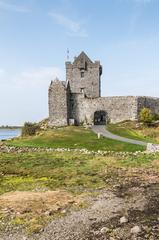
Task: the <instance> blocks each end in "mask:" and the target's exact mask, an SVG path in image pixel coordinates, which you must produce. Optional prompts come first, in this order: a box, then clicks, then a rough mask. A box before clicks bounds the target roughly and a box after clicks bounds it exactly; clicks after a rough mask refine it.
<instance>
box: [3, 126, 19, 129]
mask: <svg viewBox="0 0 159 240" xmlns="http://www.w3.org/2000/svg"><path fill="white" fill-rule="evenodd" d="M21 128H22V126H0V129H21Z"/></svg>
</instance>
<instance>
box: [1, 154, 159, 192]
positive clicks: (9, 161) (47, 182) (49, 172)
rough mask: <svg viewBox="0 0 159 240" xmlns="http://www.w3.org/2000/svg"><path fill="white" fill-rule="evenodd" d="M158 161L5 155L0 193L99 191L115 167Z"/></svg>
mask: <svg viewBox="0 0 159 240" xmlns="http://www.w3.org/2000/svg"><path fill="white" fill-rule="evenodd" d="M156 159H158V155H146V154H142V153H141V154H138V155H134V154H133V155H132V154H129V155H126V156H125V155H123V156H121V155H118V156H116V155H114V156H110V155H108V156H98V155H93V154H81V153H80V152H75V151H70V152H64V153H59V152H53V153H46V152H44V153H15V154H8V153H2V154H1V155H0V166H1V169H0V194H3V193H5V192H10V191H17V190H19V191H29V190H36V189H39V190H46V189H48V190H55V189H59V188H62V189H72V188H73V189H74V188H79V187H83V188H98V187H102V186H105V177H106V175H107V174H108V173H110V177H111V176H112V175H111V170H112V168H115V169H118V168H122V167H126V168H127V167H151V163H152V161H154V160H156ZM156 168H158V164H157V165H156ZM105 170H107V171H105ZM108 175H109V174H108Z"/></svg>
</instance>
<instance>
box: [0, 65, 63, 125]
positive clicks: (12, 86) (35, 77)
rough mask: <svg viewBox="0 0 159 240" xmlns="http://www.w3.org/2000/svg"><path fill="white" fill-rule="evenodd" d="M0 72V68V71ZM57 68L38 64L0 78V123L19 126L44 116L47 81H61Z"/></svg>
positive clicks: (59, 71) (60, 71) (61, 74)
mask: <svg viewBox="0 0 159 240" xmlns="http://www.w3.org/2000/svg"><path fill="white" fill-rule="evenodd" d="M1 72H3V71H1ZM63 75H64V74H63V71H62V70H61V69H60V68H58V67H38V68H35V69H31V70H27V71H23V72H20V71H19V73H13V72H9V71H5V74H4V77H0V109H1V117H0V125H7V124H8V125H22V124H23V123H24V122H25V121H32V122H34V121H39V120H41V119H43V118H46V117H47V116H48V88H49V84H50V82H51V80H53V79H54V78H55V77H58V78H59V79H60V80H63V78H62V77H63Z"/></svg>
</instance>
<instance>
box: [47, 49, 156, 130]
mask: <svg viewBox="0 0 159 240" xmlns="http://www.w3.org/2000/svg"><path fill="white" fill-rule="evenodd" d="M101 75H102V66H101V64H100V61H95V62H93V61H92V60H91V59H90V58H89V57H88V56H87V55H86V54H85V53H84V52H81V54H80V55H79V56H78V57H76V58H75V59H74V62H73V63H71V62H68V61H67V62H66V81H60V80H58V79H55V80H54V81H51V84H50V87H49V124H50V126H67V125H79V124H83V123H86V124H95V125H102V124H106V123H107V122H108V121H109V122H112V123H117V122H121V121H125V120H137V119H138V116H139V113H140V111H141V109H142V108H143V107H148V108H150V109H151V110H152V112H154V113H157V114H158V113H159V98H153V97H144V96H138V97H136V96H123V97H121V96H119V97H101Z"/></svg>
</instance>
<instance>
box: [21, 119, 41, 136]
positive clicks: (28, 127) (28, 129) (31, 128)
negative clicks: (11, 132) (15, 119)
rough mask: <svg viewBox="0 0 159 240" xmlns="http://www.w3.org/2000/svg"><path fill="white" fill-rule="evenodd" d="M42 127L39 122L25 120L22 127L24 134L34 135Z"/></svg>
mask: <svg viewBox="0 0 159 240" xmlns="http://www.w3.org/2000/svg"><path fill="white" fill-rule="evenodd" d="M39 129H40V127H39V125H38V124H37V123H31V122H25V123H24V126H23V128H22V136H32V135H35V134H36V133H37V131H38V130H39Z"/></svg>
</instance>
